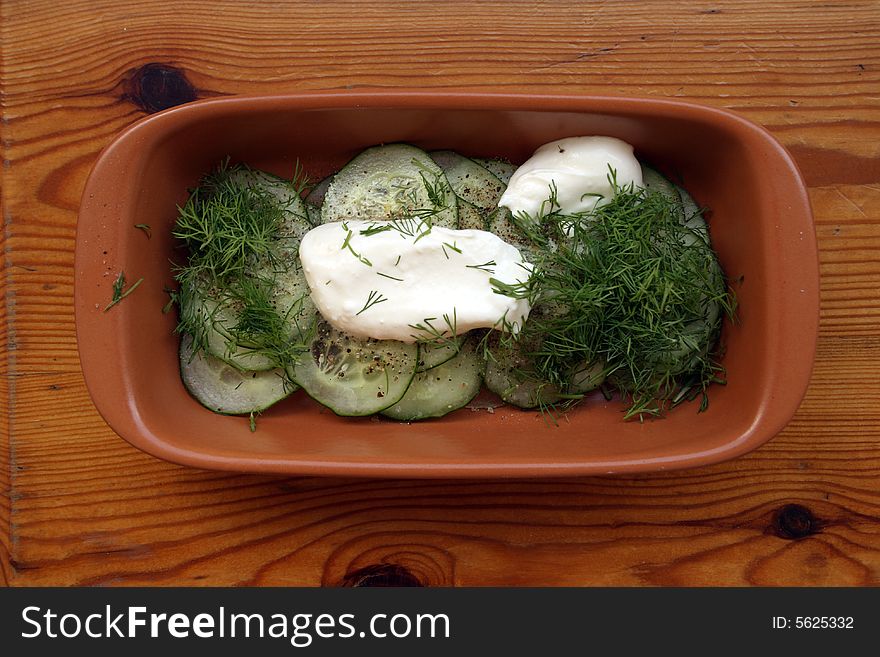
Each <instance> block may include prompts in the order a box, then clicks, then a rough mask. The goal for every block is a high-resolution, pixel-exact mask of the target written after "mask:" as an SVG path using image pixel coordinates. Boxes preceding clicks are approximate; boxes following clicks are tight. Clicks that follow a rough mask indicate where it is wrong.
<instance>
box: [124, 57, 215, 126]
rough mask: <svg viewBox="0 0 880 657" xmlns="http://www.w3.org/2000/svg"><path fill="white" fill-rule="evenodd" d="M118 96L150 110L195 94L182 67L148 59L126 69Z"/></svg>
mask: <svg viewBox="0 0 880 657" xmlns="http://www.w3.org/2000/svg"><path fill="white" fill-rule="evenodd" d="M123 86H124V88H125V93H124V94H123V96H122V98H123V99H124V100H127V101H129V102H132V103H134V104H135V105H137V106H138V107H140V108H141V109H142V110H144V111H145V112H148V113H150V114H152V113H154V112H160V111H162V110H165V109H168V108H169V107H175V106H176V105H182V104H183V103H188V102H190V101H193V100H195V99H196V98H198V94H197V93H196V89H195V87H193V86H192V84H191V83H190V81H189V80H188V79H187V77H186V73H185V71H184V70H183V69H180V68H177V67H175V66H169V65H168V64H159V63H155V62H152V63H149V64H144V65H143V66H141V67H139V68H135V69H131V70H130V71H129V72H128V75H127V78H126V81H125V82H124V84H123Z"/></svg>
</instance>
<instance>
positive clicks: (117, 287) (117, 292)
mask: <svg viewBox="0 0 880 657" xmlns="http://www.w3.org/2000/svg"><path fill="white" fill-rule="evenodd" d="M143 282H144V279H143V278H139V279H137V280H136V281H135V282H134V283H132V285H131V287H129V288H128V289H127V290H126V289H125V273H124V272H119V276H117V277H116V280H115V281H114V282H113V296H112V297H111V298H110V303H108V304H107V305H106V306H104V312H107V311H108V310H110V309H111V308H112V307H113V306H115V305H116V304H117V303H119V302H120V301H122V300H123V299H124V298H125V297H127V296H128V295H129V294H131V293H132V292H134V291H135V290H136V289H137V287H138V285H140V284H141V283H143Z"/></svg>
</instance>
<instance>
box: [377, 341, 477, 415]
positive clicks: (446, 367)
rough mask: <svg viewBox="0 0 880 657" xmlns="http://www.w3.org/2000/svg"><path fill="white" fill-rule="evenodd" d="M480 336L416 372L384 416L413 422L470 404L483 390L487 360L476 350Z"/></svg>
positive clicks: (384, 412) (383, 412)
mask: <svg viewBox="0 0 880 657" xmlns="http://www.w3.org/2000/svg"><path fill="white" fill-rule="evenodd" d="M477 343H478V339H477V338H474V337H469V338H468V339H467V340H465V341H464V344H463V345H462V348H461V350H460V351H459V352H458V354H457V355H456V356H455V357H454V358H452V359H450V360H448V361H446V362H445V363H443V364H442V365H438V366H436V367H433V368H431V369H429V370H427V371H425V372H420V373H418V374H416V375H415V377H414V378H413V380H412V383H411V384H410V386H409V388H407V390H406V394H404V395H403V397H402V398H401V399H400V401H398V402H397V403H396V404H394V405H393V406H389V407H388V408H386V409H385V410H383V411H382V415H385V416H386V417H390V418H394V419H395V420H401V421H404V422H410V421H413V420H422V419H424V418H429V417H442V416H444V415H446V414H447V413H450V412H452V411H454V410H456V409H459V408H461V407H462V406H464V405H465V404H467V403H468V402H469V401H470V400H471V399H473V398H474V397H476V395H477V393H478V392H479V391H480V383H481V382H482V377H483V368H484V361H483V358H482V357H481V355H480V354H479V353H477V349H476V347H477Z"/></svg>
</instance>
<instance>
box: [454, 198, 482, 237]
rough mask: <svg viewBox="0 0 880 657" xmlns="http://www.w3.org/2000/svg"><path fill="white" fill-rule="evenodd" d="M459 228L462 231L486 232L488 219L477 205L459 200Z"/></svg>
mask: <svg viewBox="0 0 880 657" xmlns="http://www.w3.org/2000/svg"><path fill="white" fill-rule="evenodd" d="M458 227H459V228H461V229H462V230H466V229H470V230H486V218H485V217H484V216H483V213H482V212H480V210H479V209H478V208H477V207H476V206H475V205H471V204H470V203H468V202H467V201H465V200H463V199H458Z"/></svg>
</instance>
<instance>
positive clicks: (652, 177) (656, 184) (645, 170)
mask: <svg viewBox="0 0 880 657" xmlns="http://www.w3.org/2000/svg"><path fill="white" fill-rule="evenodd" d="M642 184H643V185H644V186H645V188H646V189H648V190H650V191H652V192H660V193H661V194H663V195H664V196H666V197H667V198H668V199H669V200H671V201H675V202H676V203H678V202H679V201H680V200H681V197H680V196H679V195H678V192H677V191H676V190H675V185H673V184H672V183H671V182H670V181H669V180H668V179H667V178H666V177H665V176H663V174H661V173H660V172H658V171H657V170H656V169H652V168H651V167H649V166H645V165H644V164H643V165H642Z"/></svg>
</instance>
